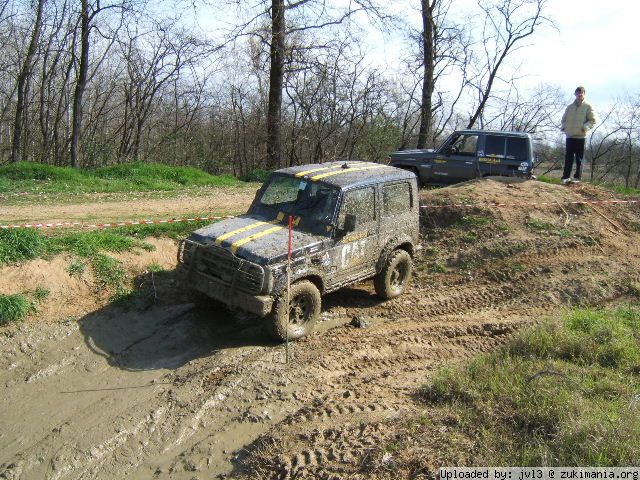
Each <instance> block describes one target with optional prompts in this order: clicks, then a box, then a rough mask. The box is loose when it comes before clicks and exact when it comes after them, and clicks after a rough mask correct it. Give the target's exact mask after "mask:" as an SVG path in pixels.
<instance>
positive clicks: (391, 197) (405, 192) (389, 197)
mask: <svg viewBox="0 0 640 480" xmlns="http://www.w3.org/2000/svg"><path fill="white" fill-rule="evenodd" d="M382 210H383V212H384V215H395V214H397V213H404V212H408V211H409V210H411V186H410V185H409V184H408V183H396V184H393V185H384V186H383V187H382Z"/></svg>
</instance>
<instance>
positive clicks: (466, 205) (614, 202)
mask: <svg viewBox="0 0 640 480" xmlns="http://www.w3.org/2000/svg"><path fill="white" fill-rule="evenodd" d="M603 203H604V204H611V205H617V204H628V203H640V200H580V201H576V202H530V203H476V204H474V203H453V204H448V205H420V208H425V209H426V208H475V207H535V206H541V205H545V206H546V205H555V206H558V205H592V204H596V205H597V204H603Z"/></svg>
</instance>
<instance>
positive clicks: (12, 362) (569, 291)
mask: <svg viewBox="0 0 640 480" xmlns="http://www.w3.org/2000/svg"><path fill="white" fill-rule="evenodd" d="M608 196H609V194H608V193H606V192H604V191H602V190H599V189H596V188H595V187H590V186H580V187H576V186H572V187H571V188H566V187H564V188H563V187H557V186H552V185H546V184H542V183H538V182H525V183H515V184H508V183H503V182H497V181H493V180H484V181H482V182H471V183H468V184H464V185H460V186H458V187H453V188H447V189H441V190H437V191H428V192H427V191H424V192H423V198H422V201H423V203H425V204H434V203H435V204H438V205H446V204H452V203H459V202H461V201H464V202H465V203H469V202H473V203H475V204H479V205H483V204H485V203H488V202H501V203H517V204H520V205H523V204H524V205H527V204H530V203H531V202H534V201H538V202H541V201H550V202H555V201H557V202H559V205H557V206H545V207H538V208H530V207H529V208H527V207H522V206H520V207H510V208H501V209H491V208H485V207H482V206H480V207H478V208H475V209H466V210H460V209H454V208H435V209H429V210H427V211H425V213H424V215H423V218H422V224H423V228H422V229H423V246H422V247H423V248H422V249H421V251H420V252H419V256H418V258H417V259H416V272H415V273H416V277H415V278H414V283H413V286H412V288H411V289H410V291H409V292H408V293H407V294H405V295H403V296H401V297H399V298H397V299H394V300H392V301H389V302H380V301H379V300H378V299H377V298H376V297H375V296H374V295H373V289H372V286H371V285H370V284H369V283H364V284H361V285H358V286H356V287H354V288H351V289H347V290H343V291H341V292H336V293H334V294H331V295H329V296H327V297H325V299H324V307H323V322H322V324H321V328H320V332H319V333H318V334H317V335H313V336H312V337H310V338H308V339H306V340H303V341H300V342H297V343H295V344H292V345H291V349H290V354H291V360H290V362H289V363H288V364H286V363H285V349H284V347H283V346H281V345H275V344H273V343H271V342H270V341H269V340H268V339H267V337H265V336H264V335H263V333H262V331H261V328H260V325H259V324H257V323H256V321H255V319H252V318H250V317H247V316H244V315H232V314H230V313H228V312H226V311H223V310H220V309H219V308H218V307H215V306H208V307H207V306H203V307H196V306H194V305H193V304H192V303H186V302H187V296H186V295H185V294H182V293H181V292H176V291H175V286H174V284H173V278H172V275H171V272H167V273H165V274H161V275H157V276H156V277H155V278H153V279H152V280H153V287H154V289H155V290H154V291H155V292H156V296H157V298H156V299H151V300H148V301H146V302H142V303H141V304H136V305H125V306H117V305H109V304H105V303H104V302H102V303H100V299H99V298H98V299H96V300H92V302H93V303H91V302H90V303H86V304H85V306H84V307H83V308H84V310H82V311H86V312H87V313H85V314H81V315H80V316H81V318H80V319H79V320H75V319H68V320H66V321H53V320H59V319H60V318H62V317H64V316H65V312H66V313H67V314H72V315H78V311H77V310H73V299H66V300H65V302H64V304H65V305H66V306H67V310H65V307H64V305H58V307H56V309H55V310H52V311H55V312H56V313H57V315H58V317H57V318H55V319H53V318H49V319H45V318H42V317H35V318H33V319H31V320H30V321H28V322H26V323H24V324H22V325H19V326H13V327H9V328H5V329H4V330H2V331H0V332H2V333H4V335H0V362H1V363H0V367H1V368H2V370H0V384H2V385H3V386H4V389H3V395H2V400H0V478H2V476H4V478H25V479H30V478H52V479H54V478H55V479H58V478H59V479H67V478H70V479H74V478H105V479H107V478H121V477H124V476H126V475H129V476H130V477H131V478H154V477H155V478H176V479H192V478H202V479H205V478H207V479H209V478H216V477H219V478H225V477H230V476H231V477H236V476H240V475H243V474H248V475H250V476H252V477H253V478H256V477H264V478H318V477H323V478H330V477H332V478H345V477H350V478H370V477H371V476H372V473H371V468H372V464H371V458H370V457H369V453H370V452H371V451H372V449H373V448H374V447H376V446H379V445H382V444H385V442H389V441H391V440H392V439H393V438H394V425H395V423H394V422H396V421H399V420H401V419H402V418H405V417H406V416H407V415H413V414H419V413H421V409H422V406H421V404H420V403H419V402H417V401H416V400H415V392H416V389H417V388H418V387H419V386H420V385H421V384H423V383H424V382H425V380H426V379H427V378H428V376H429V375H430V373H431V372H432V371H433V370H434V369H436V368H438V367H440V366H442V365H446V364H449V363H450V362H458V361H461V360H462V359H465V358H468V357H469V356H472V355H475V354H477V353H478V352H482V351H487V350H489V349H492V348H494V347H495V346H496V345H498V344H500V343H501V342H503V341H504V339H505V338H506V337H507V336H508V335H509V334H510V333H511V332H513V331H515V330H517V329H518V328H520V327H521V326H523V325H527V324H531V323H532V322H535V321H537V320H539V319H540V318H542V317H544V316H546V315H549V314H551V313H553V312H555V311H558V310H561V309H562V308H564V307H566V306H567V305H576V304H584V305H596V304H603V303H606V302H609V301H612V300H615V299H618V298H619V297H621V296H624V295H625V294H626V293H627V292H628V291H629V288H630V287H631V286H633V285H639V284H640V242H639V240H640V233H639V232H640V208H639V207H638V206H637V205H636V206H607V205H606V204H604V205H602V206H598V207H596V208H597V210H598V211H599V212H598V211H596V210H594V209H593V208H591V207H588V206H584V205H569V204H568V203H567V202H570V201H575V200H579V199H601V200H602V199H606V198H608ZM158 213H160V212H158ZM166 213H167V214H172V212H170V211H167V212H166ZM42 220H44V219H42ZM173 248H175V245H173V244H172V243H171V242H160V243H158V249H157V251H156V252H155V253H153V254H149V255H151V256H150V257H144V259H145V261H154V262H160V263H163V265H165V266H166V267H167V268H170V262H171V260H170V259H171V258H173V257H172V255H171V254H172V253H173V251H172V249H173ZM145 255H146V254H145ZM123 259H124V260H125V261H129V262H133V263H136V264H138V266H139V268H141V265H142V264H143V263H144V262H143V261H141V260H140V258H139V257H138V258H137V259H136V258H135V256H133V255H131V256H130V257H126V258H125V257H123ZM53 263H54V262H51V264H50V268H52V269H55V268H58V269H62V271H64V267H63V265H59V266H55V265H53ZM29 268H32V267H30V266H29V265H27V266H24V267H23V269H22V270H27V271H28V270H29ZM37 268H38V269H39V270H42V269H43V268H46V266H43V265H42V264H40V265H39V266H38V267H37ZM2 273H3V274H5V272H4V271H3V272H2ZM140 275H141V276H140V277H139V280H140V282H139V283H142V282H146V283H145V288H147V289H148V287H149V285H150V283H149V281H150V279H149V277H148V276H146V277H145V276H144V274H143V273H141V274H140ZM3 277H4V278H6V275H3ZM12 278H13V280H12V288H22V286H20V285H19V283H20V281H25V282H26V281H27V280H26V277H25V279H24V280H20V278H21V277H19V275H18V273H16V272H14V277H12ZM57 278H59V281H58V283H64V281H66V280H64V275H63V274H62V273H59V274H58V277H57ZM0 288H4V289H6V288H8V285H7V284H6V283H5V284H0ZM31 288H33V287H31ZM77 288H78V289H80V288H81V287H80V286H77ZM89 290H90V289H89ZM78 291H80V290H78ZM83 295H84V293H83ZM78 300H79V301H80V299H78ZM51 302H55V299H51ZM52 308H53V307H52ZM354 319H356V321H353V320H354ZM46 320H48V321H46ZM352 323H353V324H358V325H360V328H357V327H355V326H352V325H351V324H352ZM422 413H424V414H425V415H428V414H429V412H422ZM428 457H429V455H428V452H425V458H427V459H428ZM425 461H428V460H425ZM367 469H368V470H367ZM376 475H378V476H385V475H384V471H383V470H380V471H378V470H375V469H374V475H373V476H376Z"/></svg>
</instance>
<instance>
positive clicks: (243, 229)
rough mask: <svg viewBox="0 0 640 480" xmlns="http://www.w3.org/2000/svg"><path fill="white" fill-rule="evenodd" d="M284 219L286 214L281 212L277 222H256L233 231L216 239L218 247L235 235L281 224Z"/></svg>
mask: <svg viewBox="0 0 640 480" xmlns="http://www.w3.org/2000/svg"><path fill="white" fill-rule="evenodd" d="M283 219H284V213H283V212H279V213H278V216H277V217H276V219H275V220H272V221H270V222H262V221H260V222H255V223H251V224H249V225H246V226H244V227H240V228H237V229H235V230H231V231H230V232H227V233H225V234H223V235H220V236H219V237H218V238H217V239H216V245H220V244H222V242H224V241H225V240H226V239H227V238H230V237H233V236H235V235H239V234H241V233H244V232H248V231H249V230H254V229H256V228H258V227H260V226H262V225H272V224H274V223H280V222H281V221H282V220H283Z"/></svg>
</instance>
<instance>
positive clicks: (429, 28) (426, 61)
mask: <svg viewBox="0 0 640 480" xmlns="http://www.w3.org/2000/svg"><path fill="white" fill-rule="evenodd" d="M436 1H437V0H432V1H431V2H430V0H422V50H423V52H422V53H423V59H422V62H423V75H424V76H423V79H422V102H421V104H420V130H419V132H418V145H417V148H425V146H426V144H427V137H428V135H430V134H431V131H432V111H431V97H432V96H433V82H434V78H433V73H434V72H433V70H434V38H435V23H434V20H433V9H434V7H435V3H436Z"/></svg>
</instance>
